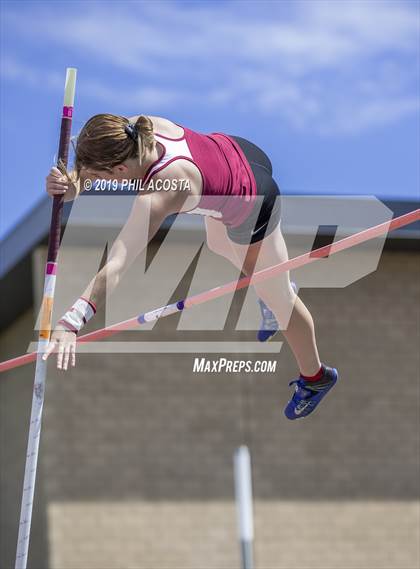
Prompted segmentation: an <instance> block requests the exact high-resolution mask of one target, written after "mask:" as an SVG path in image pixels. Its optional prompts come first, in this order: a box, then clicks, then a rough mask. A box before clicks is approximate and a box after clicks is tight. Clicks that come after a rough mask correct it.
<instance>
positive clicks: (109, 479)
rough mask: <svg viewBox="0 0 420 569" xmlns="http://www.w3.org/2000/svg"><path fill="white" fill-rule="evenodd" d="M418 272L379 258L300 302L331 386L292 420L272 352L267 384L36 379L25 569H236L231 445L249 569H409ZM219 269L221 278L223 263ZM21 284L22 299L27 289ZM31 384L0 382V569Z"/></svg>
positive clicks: (151, 367)
mask: <svg viewBox="0 0 420 569" xmlns="http://www.w3.org/2000/svg"><path fill="white" fill-rule="evenodd" d="M179 247H182V244H180V245H179ZM42 254H43V251H38V252H37V258H36V262H35V263H34V266H35V267H42V264H41V263H40V262H39V255H42ZM91 254H92V255H93V256H95V255H96V254H95V253H94V252H93V251H92V252H91ZM71 255H72V256H73V261H74V266H76V267H78V271H79V270H82V269H83V263H86V264H89V263H91V262H92V259H91V258H90V257H89V253H88V254H87V253H86V251H84V252H82V251H81V250H77V249H74V251H72V252H71ZM171 256H172V259H175V261H173V260H172V262H176V258H177V251H172V253H171ZM168 262H170V261H169V260H168ZM418 266H419V264H418V256H416V255H415V254H414V253H403V252H385V253H384V254H383V256H382V258H381V261H380V264H379V267H378V270H377V271H376V272H374V273H373V274H371V275H369V276H368V277H366V278H364V279H362V280H360V281H358V282H357V283H355V284H353V285H351V286H349V287H346V288H343V289H331V290H326V289H312V290H302V291H301V292H300V295H301V297H302V299H303V301H304V302H305V303H306V304H307V306H308V307H309V309H310V310H311V313H312V315H313V317H314V320H315V323H316V330H317V338H318V344H319V350H320V355H321V359H322V360H323V361H325V362H326V363H329V364H331V365H335V366H337V367H338V368H339V371H340V374H341V381H340V384H339V385H338V386H337V388H336V390H335V391H334V394H331V395H330V396H329V398H327V399H326V401H325V403H323V405H322V407H321V408H320V409H319V411H317V413H316V414H314V415H313V416H312V417H311V418H310V419H308V420H307V421H300V422H299V421H297V422H293V423H291V422H288V421H287V420H286V419H285V418H284V417H283V411H282V409H283V406H284V404H285V403H286V401H287V399H288V397H289V394H290V388H288V386H287V382H288V381H289V380H290V379H292V378H293V377H294V376H295V374H296V367H295V362H294V359H293V356H292V354H291V352H290V350H289V349H288V347H287V346H286V345H285V346H284V347H283V348H282V350H281V352H280V354H277V355H265V356H262V357H264V358H267V359H272V358H275V359H277V361H278V368H277V372H276V374H275V375H270V374H267V375H255V376H247V377H243V376H242V377H239V376H238V375H234V374H212V375H205V374H193V373H192V361H193V357H194V355H193V354H93V355H92V354H89V355H87V354H79V357H78V364H77V367H76V369H75V370H72V371H71V372H70V373H68V374H66V375H64V374H61V373H59V372H57V371H56V370H55V369H54V367H53V365H52V364H50V369H49V376H48V384H47V392H46V402H45V412H44V413H45V414H44V424H43V434H42V438H41V449H40V452H41V454H40V470H39V476H38V486H37V503H36V516H37V517H36V520H34V522H35V523H34V526H33V528H34V533H33V536H32V544H31V556H30V567H33V568H34V567H37V568H42V569H44V568H45V569H46V568H47V567H50V568H52V569H64V568H68V569H79V568H80V569H82V568H83V569H88V568H89V569H90V568H92V569H93V568H95V569H99V568H101V569H105V568H108V567H109V568H113V569H114V568H122V567H130V568H137V569H140V568H142V569H146V568H147V569H175V568H176V569H186V568H188V569H231V568H232V569H233V568H235V567H238V566H239V565H238V564H239V556H238V550H237V544H236V537H235V534H236V527H235V512H234V504H233V485H232V478H233V474H232V453H233V450H234V448H235V447H236V446H237V445H238V444H240V443H242V442H243V438H244V436H245V437H246V442H247V444H249V446H250V448H251V452H252V459H253V475H254V480H253V483H254V498H255V524H256V544H255V549H256V562H257V567H259V568H261V569H262V568H264V569H293V568H296V569H312V568H319V569H321V568H322V569H326V568H331V569H341V568H342V569H350V568H352V569H353V568H360V569H385V568H386V569H391V568H392V569H410V568H413V569H414V568H415V567H417V566H418V563H419V558H418V535H419V529H420V520H419V509H418V497H419V492H418V490H419V488H418V480H419V473H420V472H419V456H418V448H419V427H418V425H419V423H418V419H419V373H418V369H419V356H418V345H419V320H418V306H419V305H418V302H419V285H420V279H419V276H420V274H419V268H418ZM218 270H219V271H220V274H221V275H222V277H221V280H222V281H223V276H225V275H224V271H226V276H227V277H228V269H227V268H226V267H225V265H224V264H221V265H220V266H219V268H218ZM77 274H78V272H74V273H73V274H71V275H69V276H68V287H67V289H66V287H64V288H63V295H64V296H66V295H67V296H68V298H69V299H70V300H73V297H74V295H75V294H78V292H79V291H80V290H82V288H83V286H84V285H85V284H86V283H85V282H83V283H82V282H78V280H77ZM34 278H35V280H36V282H37V283H38V285H37V290H38V292H39V283H40V282H41V281H42V274H41V273H36V274H35V276H34ZM226 280H229V279H228V278H227V279H226ZM202 284H203V287H202V288H203V289H205V288H207V287H206V286H205V285H206V283H205V282H203V283H202ZM237 300H239V299H237ZM146 301H147V299H146ZM149 307H150V306H149ZM101 318H102V316H101V315H98V319H97V321H96V324H95V322H92V325H91V326H92V327H93V326H94V325H95V326H99V325H100V322H101ZM174 321H175V319H174V318H172V317H171V318H168V319H165V320H162V321H161V322H160V323H159V325H158V329H157V330H154V332H153V338H154V339H158V338H161V339H162V338H163V339H166V340H171V339H173V338H174V331H173V329H174ZM28 325H29V326H30V315H26V317H25V318H24V319H22V320H21V321H19V322H16V324H15V325H14V326H13V327H11V328H10V329H9V330H8V331H7V332H6V334H5V335H4V337H2V343H3V340H4V343H3V345H4V347H3V348H2V352H1V358H2V359H4V358H6V357H8V356H9V357H10V356H12V355H15V354H16V353H20V352H22V351H24V350H25V349H26V342H27V340H28V332H27V328H28ZM194 334H195V335H194V336H191V335H189V336H188V338H189V339H190V340H191V341H192V340H193V339H194V337H201V335H200V333H199V332H197V333H194ZM216 336H217V337H218V339H219V340H220V338H222V339H225V340H229V339H231V338H232V332H229V331H226V332H223V333H217V334H216ZM186 337H187V335H186ZM240 337H241V338H244V339H251V338H252V337H253V334H252V333H251V332H242V333H240ZM124 338H126V339H133V335H130V334H127V335H125V336H124ZM235 338H237V335H236V336H235ZM235 357H236V356H235ZM238 357H246V358H248V357H250V358H253V357H259V358H260V357H261V356H254V355H253V354H248V355H246V356H238ZM32 373H33V371H32V368H30V367H29V368H26V369H23V368H22V369H21V370H19V371H16V372H12V373H10V374H7V375H5V376H3V377H2V378H1V379H0V389H1V404H2V407H1V411H2V419H1V421H2V433H3V434H2V439H1V447H0V450H1V453H2V458H3V460H2V477H1V492H2V506H1V508H2V512H1V532H2V548H1V567H4V568H8V567H11V566H12V562H13V556H14V548H15V541H14V540H15V533H16V525H17V518H18V513H19V512H18V510H19V505H18V502H19V497H18V496H19V495H20V491H21V478H22V474H23V471H22V469H23V455H24V448H25V445H26V429H27V423H28V418H29V410H30V384H31V382H32V379H31V378H32ZM12 374H13V375H12ZM28 386H29V387H28Z"/></svg>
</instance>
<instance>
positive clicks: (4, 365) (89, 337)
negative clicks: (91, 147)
mask: <svg viewBox="0 0 420 569" xmlns="http://www.w3.org/2000/svg"><path fill="white" fill-rule="evenodd" d="M419 220H420V209H415V210H413V211H410V212H409V213H405V214H404V215H400V216H399V217H396V218H394V219H393V220H391V221H386V222H384V223H380V224H379V225H375V226H374V227H369V228H368V229H364V230H363V231H360V232H358V233H355V234H354V235H350V236H349V237H344V239H340V240H339V241H336V242H335V243H332V244H331V245H325V246H324V247H320V248H319V249H315V250H314V251H310V252H308V253H304V254H303V255H299V256H298V257H295V258H294V259H290V260H288V261H284V262H283V263H279V264H278V265H274V266H272V267H269V268H267V269H263V270H262V271H258V272H257V273H254V274H253V275H252V276H250V277H244V278H242V279H239V280H238V281H231V282H230V283H227V284H224V285H221V286H218V287H216V288H212V289H210V290H207V291H205V292H202V293H200V294H196V295H194V296H190V297H189V298H186V299H184V300H180V301H178V302H175V303H173V304H168V305H166V306H162V307H160V308H156V309H154V310H150V311H149V312H145V313H144V314H140V315H139V316H135V317H134V318H130V319H128V320H124V321H123V322H118V323H116V324H112V325H111V326H107V327H106V328H101V329H100V330H95V331H94V332H89V333H88V334H84V335H83V336H80V337H79V338H77V343H78V344H79V343H86V342H93V341H96V340H102V339H103V338H109V337H110V336H114V334H117V333H118V332H123V331H124V330H133V329H134V328H135V327H136V326H138V325H139V324H144V323H145V322H152V321H153V320H158V319H159V318H163V317H164V316H169V315H170V314H174V313H176V312H180V311H182V310H184V309H185V308H191V307H192V306H196V305H199V304H204V303H205V302H208V301H210V300H213V299H215V298H219V297H221V296H224V295H225V294H229V293H232V292H235V290H240V289H243V288H246V287H249V286H250V285H252V284H254V283H259V282H262V281H265V280H266V279H270V278H272V277H274V276H276V275H279V274H281V273H284V272H285V271H290V270H293V269H298V268H299V267H303V266H304V265H307V264H308V263H312V262H314V261H316V260H317V259H322V258H324V257H328V256H330V255H332V254H334V253H338V252H339V251H344V250H345V249H350V248H351V247H354V246H355V245H359V244H360V243H364V242H366V241H369V240H370V239H374V238H375V237H379V236H381V235H386V234H387V233H388V232H390V231H393V230H395V229H399V228H400V227H404V226H405V225H409V224H410V223H415V222H416V221H419ZM35 358H37V352H32V353H29V354H24V355H23V356H18V357H16V358H12V359H10V360H6V361H4V362H1V363H0V373H1V372H4V371H8V370H11V369H14V368H16V367H20V366H23V365H26V364H29V363H30V362H32V361H34V360H35Z"/></svg>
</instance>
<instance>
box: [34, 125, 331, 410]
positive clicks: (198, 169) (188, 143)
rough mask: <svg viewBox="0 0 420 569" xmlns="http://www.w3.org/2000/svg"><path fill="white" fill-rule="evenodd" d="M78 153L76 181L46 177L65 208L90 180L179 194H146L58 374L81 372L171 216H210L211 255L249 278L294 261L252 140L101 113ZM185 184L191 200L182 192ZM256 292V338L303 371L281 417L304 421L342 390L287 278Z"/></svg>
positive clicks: (95, 284)
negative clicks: (79, 339)
mask: <svg viewBox="0 0 420 569" xmlns="http://www.w3.org/2000/svg"><path fill="white" fill-rule="evenodd" d="M75 154H76V156H75V170H74V172H71V173H70V174H69V175H68V176H67V177H66V176H63V175H62V174H61V173H60V172H59V171H58V170H57V169H56V168H53V169H52V170H51V172H50V173H49V175H48V176H47V180H46V190H47V192H48V194H49V195H50V196H55V195H60V194H64V199H65V200H66V201H69V200H73V199H75V198H76V197H77V196H78V194H79V193H80V191H83V185H84V181H85V180H86V179H90V180H96V179H102V180H117V181H119V182H122V181H123V180H141V181H142V188H147V187H150V182H154V183H156V182H158V181H161V182H162V183H163V181H164V180H166V181H169V183H170V184H171V187H172V188H175V190H174V191H145V192H143V191H142V192H140V193H139V195H138V196H137V197H136V198H135V200H134V204H133V207H132V210H131V212H130V215H129V217H128V220H127V222H126V223H125V225H124V227H123V228H122V230H121V232H120V234H119V235H118V237H117V238H116V240H115V242H114V244H113V246H112V248H111V251H110V254H109V257H108V261H107V263H106V264H105V265H104V267H103V268H102V269H101V270H100V271H99V272H98V274H97V275H96V276H95V277H94V278H93V279H92V281H91V282H90V283H89V285H88V287H87V288H86V290H85V291H84V292H83V293H82V295H81V296H80V298H79V299H78V300H77V301H76V302H75V304H74V305H73V306H72V307H71V308H70V310H69V311H68V312H66V314H64V316H63V317H62V318H61V319H60V320H59V322H58V323H57V326H56V328H55V330H54V332H53V334H52V336H51V340H50V344H49V346H48V348H47V350H46V353H45V355H44V358H45V359H46V358H48V356H49V355H50V354H51V352H53V351H54V350H56V349H57V350H58V355H57V367H58V369H62V370H67V368H68V365H69V361H70V362H71V365H72V366H74V365H75V362H76V355H75V354H76V336H77V333H78V332H79V331H80V330H81V328H82V327H83V325H84V324H85V323H86V322H87V321H88V320H89V319H90V318H92V317H93V316H94V314H95V312H96V306H97V305H98V304H100V303H101V302H102V301H104V300H105V294H106V290H107V291H108V292H109V293H112V291H113V290H114V289H115V287H116V286H117V285H118V282H119V281H120V280H121V277H122V275H123V274H124V272H125V271H126V269H127V268H128V267H129V266H130V264H131V263H132V262H133V260H134V259H135V257H136V256H137V255H138V254H139V253H140V252H141V251H142V250H143V249H144V248H145V247H146V246H147V242H148V241H149V240H150V239H152V237H153V236H154V235H155V234H156V232H157V231H158V229H159V227H160V225H161V224H162V222H163V221H164V219H165V218H166V217H167V216H169V215H171V214H175V213H186V212H188V213H196V214H200V215H204V216H205V223H206V232H207V243H208V246H209V248H210V250H212V251H214V252H215V253H217V254H219V255H222V256H223V257H225V258H227V259H228V260H229V261H230V262H231V263H233V265H235V266H236V267H238V268H239V269H242V271H243V272H244V273H245V274H247V275H250V274H253V272H254V271H258V270H262V269H265V268H268V267H271V266H272V265H275V264H278V263H281V262H284V261H287V259H288V254H287V249H286V244H285V242H284V238H283V235H282V233H281V229H280V225H279V222H280V199H276V198H277V197H278V196H279V189H278V186H277V184H276V182H275V180H274V179H273V177H272V165H271V162H270V160H269V158H268V156H267V155H266V154H265V153H264V152H263V151H262V150H261V149H260V148H258V147H257V146H256V145H255V144H253V143H252V142H249V141H248V140H245V139H243V138H240V137H236V136H231V135H226V134H223V133H212V134H201V133H198V132H195V131H193V130H191V129H189V128H186V127H182V126H180V125H178V124H176V123H173V122H171V121H170V120H167V119H165V118H162V117H154V116H145V115H140V116H136V117H131V118H129V119H128V118H125V117H122V116H117V115H111V114H99V115H95V116H93V117H92V118H91V119H89V120H88V121H87V123H86V124H85V125H84V127H83V128H82V130H81V132H80V134H79V136H78V139H77V144H76V149H75ZM185 180H187V181H188V186H189V189H188V191H185V185H184V186H183V187H182V188H181V187H180V184H179V182H180V181H185ZM156 186H157V184H156ZM187 197H188V200H186V198H187ZM227 198H228V199H227ZM141 224H147V225H148V226H149V235H148V239H146V238H144V237H141V236H140V234H139V231H138V228H139V226H141ZM147 225H146V226H147ZM105 283H106V289H105ZM254 287H255V289H256V292H257V294H258V297H259V299H260V306H261V309H262V316H263V322H262V326H261V329H260V332H259V339H260V340H262V341H264V340H266V339H269V337H270V336H271V335H272V334H273V333H274V332H275V331H276V330H277V329H278V328H280V329H281V330H282V333H283V335H284V337H285V338H286V341H287V342H288V344H289V346H290V348H291V350H292V352H293V354H294V356H295V358H296V362H297V365H298V368H299V372H300V375H299V377H298V378H297V379H295V380H293V381H291V382H290V384H289V385H292V384H294V386H295V390H294V394H293V396H292V398H291V400H290V401H289V402H288V404H287V406H286V408H285V415H286V417H287V418H288V419H292V420H293V419H298V418H302V417H306V416H307V415H309V414H310V413H312V412H313V411H314V409H315V408H316V407H317V405H318V403H320V401H321V400H322V399H323V398H324V397H325V395H326V394H327V393H328V391H329V390H330V389H331V388H332V387H333V386H334V385H335V383H336V382H337V379H338V373H337V370H336V369H335V368H332V367H329V366H327V365H325V364H323V363H321V361H320V359H319V355H318V348H317V344H316V339H315V329H314V322H313V319H312V316H311V314H310V312H309V311H308V309H307V308H306V306H305V305H304V304H303V302H302V301H301V299H300V298H299V297H298V296H297V295H296V293H295V291H294V288H293V287H292V284H291V282H290V278H289V271H287V272H284V273H282V274H279V275H277V276H275V277H273V278H271V279H267V280H266V281H264V282H260V283H256V284H254ZM284 315H287V317H288V318H285V316H284ZM289 316H290V319H289ZM286 320H288V322H287V321H286ZM273 323H274V324H275V326H273ZM273 328H274V329H273Z"/></svg>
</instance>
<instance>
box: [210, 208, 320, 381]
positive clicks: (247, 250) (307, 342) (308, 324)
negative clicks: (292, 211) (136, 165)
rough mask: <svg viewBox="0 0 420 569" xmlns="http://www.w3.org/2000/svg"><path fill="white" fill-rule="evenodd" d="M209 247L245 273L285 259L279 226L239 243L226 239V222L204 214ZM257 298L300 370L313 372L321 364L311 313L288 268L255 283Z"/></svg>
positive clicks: (313, 373)
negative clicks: (268, 311)
mask: <svg viewBox="0 0 420 569" xmlns="http://www.w3.org/2000/svg"><path fill="white" fill-rule="evenodd" d="M206 229H207V239H208V245H209V248H210V249H211V250H212V251H214V252H215V253H217V254H219V255H222V256H223V257H225V258H226V259H228V260H229V261H231V263H232V264H233V265H234V266H236V267H238V268H239V269H242V270H243V272H244V273H245V274H252V272H253V271H255V272H256V271H260V270H262V269H265V268H267V267H271V266H272V265H276V264H278V263H282V262H283V261H287V260H288V254H287V248H286V243H285V242H284V238H283V235H282V233H281V230H280V226H278V227H277V228H276V229H275V230H274V231H273V233H271V234H270V235H269V236H268V237H266V238H265V239H264V240H263V241H259V242H258V243H255V244H254V245H250V246H247V245H239V244H237V243H234V242H233V241H231V240H230V239H229V236H228V234H227V231H226V228H225V226H224V225H223V224H222V223H221V222H219V221H217V220H213V219H208V218H206ZM254 287H255V290H256V292H257V294H258V296H259V297H260V298H262V300H263V301H264V302H265V303H266V304H267V306H268V307H269V308H270V309H271V310H272V312H273V313H274V314H275V316H276V319H277V322H278V324H279V328H280V330H282V333H283V335H284V337H285V338H286V340H287V343H288V344H289V346H290V349H291V350H292V352H293V354H294V356H295V358H296V361H297V364H298V366H299V371H300V373H301V374H303V375H306V376H312V375H315V374H316V373H317V372H318V370H319V368H320V367H321V362H320V359H319V355H318V348H317V345H316V338H315V328H314V322H313V319H312V316H311V314H310V312H309V310H308V309H307V308H306V306H305V305H304V303H303V302H302V300H301V299H300V298H299V297H298V296H297V295H296V294H295V292H294V290H293V288H292V286H291V284H290V275H289V271H286V272H284V273H281V274H280V275H278V276H275V277H273V278H271V279H267V280H266V281H264V282H261V283H258V284H256V285H254Z"/></svg>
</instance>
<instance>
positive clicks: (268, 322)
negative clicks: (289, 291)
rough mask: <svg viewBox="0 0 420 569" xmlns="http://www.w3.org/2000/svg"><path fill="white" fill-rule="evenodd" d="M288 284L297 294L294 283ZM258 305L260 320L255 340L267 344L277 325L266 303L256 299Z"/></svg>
mask: <svg viewBox="0 0 420 569" xmlns="http://www.w3.org/2000/svg"><path fill="white" fill-rule="evenodd" d="M290 284H291V285H292V288H293V290H294V291H295V293H296V294H297V286H296V283H294V282H293V281H291V282H290ZM258 304H259V305H260V310H261V316H262V319H261V325H260V329H259V330H258V333H257V339H258V341H259V342H267V341H268V340H270V339H271V338H272V337H273V336H274V334H276V333H277V332H278V330H279V325H278V322H277V319H276V317H275V316H274V314H273V312H272V311H271V310H270V309H269V308H268V306H267V305H266V303H265V302H264V301H263V300H261V298H259V299H258Z"/></svg>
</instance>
